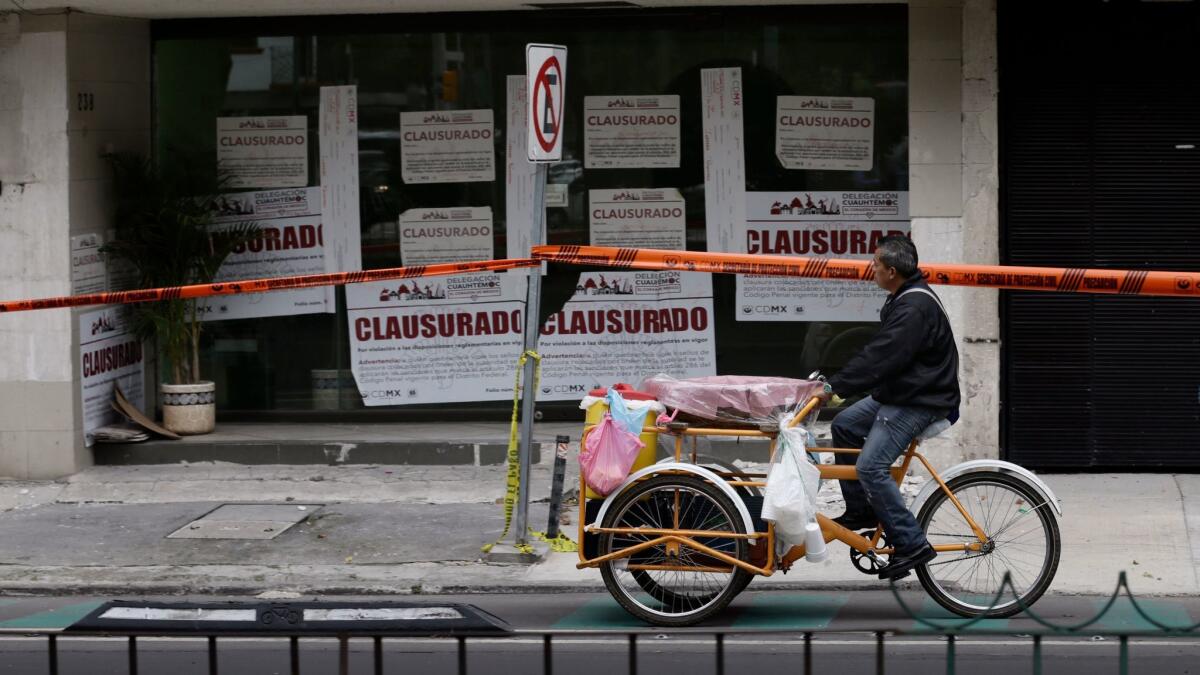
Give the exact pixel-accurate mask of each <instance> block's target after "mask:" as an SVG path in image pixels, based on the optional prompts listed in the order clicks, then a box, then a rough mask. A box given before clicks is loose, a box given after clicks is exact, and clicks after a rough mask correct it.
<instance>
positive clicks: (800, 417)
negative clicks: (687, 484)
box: [576, 396, 988, 577]
mask: <svg viewBox="0 0 1200 675" xmlns="http://www.w3.org/2000/svg"><path fill="white" fill-rule="evenodd" d="M821 402H822V401H821V399H820V398H819V397H815V396H814V397H813V398H812V399H810V400H809V401H808V403H807V404H806V405H805V406H804V408H803V409H801V411H800V412H799V413H798V414H797V415H796V416H795V417H794V418H793V419H792V421H791V425H792V426H795V425H797V424H799V423H801V422H802V421H804V420H805V419H806V418H807V417H808V416H809V415H811V414H813V413H814V412H815V411H816V410H817V409H818V408H819V407H820V405H821ZM593 428H595V425H588V426H587V427H585V428H584V432H583V438H582V439H581V440H580V446H581V447H582V445H583V443H584V442H585V441H586V439H587V435H588V434H589V433H591V431H592V429H593ZM657 429H658V432H659V433H660V434H671V435H672V436H674V437H675V461H677V462H684V461H688V460H690V462H691V463H693V464H694V463H696V461H697V455H696V440H697V439H698V438H699V437H701V436H739V437H743V438H745V437H750V438H766V439H767V440H768V441H769V447H770V458H771V459H774V456H775V443H776V438H777V436H778V432H777V431H771V430H762V429H718V428H704V427H697V428H691V427H688V428H672V427H668V426H659V427H657ZM689 437H690V438H692V440H693V442H692V448H691V452H690V453H686V454H690V457H688V458H687V460H685V458H684V455H685V451H684V440H685V439H686V438H689ZM918 445H919V441H917V440H915V439H914V440H913V442H912V443H910V444H909V446H908V449H907V450H906V451H905V453H904V455H903V456H902V461H901V462H900V464H899V466H894V467H892V469H891V473H892V477H893V478H894V479H895V480H896V484H897V485H899V484H900V482H901V481H902V480H903V479H904V476H905V475H906V474H907V473H908V471H909V468H910V467H911V466H912V462H913V460H914V459H916V460H917V461H919V462H920V463H921V465H922V466H924V467H925V470H926V471H928V472H929V475H930V476H931V477H932V478H933V480H934V481H936V482H937V484H938V488H939V489H940V490H941V491H942V492H944V493H945V494H946V496H947V498H948V499H949V500H950V502H951V503H953V504H954V507H955V508H956V509H958V512H959V513H960V514H962V517H963V519H964V520H965V521H966V522H967V524H968V525H970V527H971V530H972V531H973V532H974V534H975V537H976V538H977V539H978V541H972V542H966V543H962V544H941V545H935V546H934V547H933V548H934V549H935V550H937V551H938V552H939V553H944V552H952V551H980V550H982V548H983V546H984V544H986V543H987V542H988V537H987V535H986V534H985V533H984V531H983V529H982V528H981V527H980V526H979V524H978V523H976V522H975V519H973V518H972V517H971V514H970V513H968V512H967V510H966V509H965V508H963V505H962V504H961V503H960V502H959V501H958V499H957V498H956V497H955V496H954V493H953V492H952V491H951V490H950V488H949V487H947V485H946V483H945V481H943V480H942V478H941V476H939V475H938V472H937V470H936V469H934V467H933V465H932V464H930V463H929V460H928V459H926V458H925V456H924V455H922V454H921V453H919V452H917V446H918ZM809 450H810V452H818V453H831V454H858V453H859V452H860V451H859V450H857V449H853V448H810V449H809ZM818 468H819V469H820V472H821V478H822V479H832V480H858V472H857V470H856V468H855V467H854V466H851V465H844V464H819V465H818ZM671 473H682V472H680V471H678V470H672V469H663V470H662V471H656V472H654V473H652V474H650V475H647V476H645V477H644V478H642V479H641V480H646V479H649V478H651V477H653V476H661V475H669V474H671ZM715 473H716V474H717V475H718V476H720V477H721V478H722V479H724V480H725V481H726V483H727V484H729V485H731V486H745V487H757V488H763V487H766V484H767V483H766V474H744V473H732V472H727V471H715ZM747 479H751V480H747ZM638 482H640V481H638ZM636 484H637V482H635V483H631V484H630V485H636ZM625 487H626V488H628V487H629V486H625ZM586 492H587V485H586V484H585V482H584V479H583V477H582V476H580V478H579V495H580V499H579V542H580V546H579V562H578V563H577V564H576V567H577V568H584V567H599V566H600V565H602V564H604V563H607V562H610V561H613V560H618V559H620V558H627V557H629V556H631V555H633V554H635V553H638V552H639V551H642V550H644V549H647V548H651V547H655V546H660V545H665V546H666V547H667V548H668V550H670V549H678V548H681V547H687V548H690V549H693V550H696V551H699V552H702V553H704V554H705V555H707V556H709V557H711V558H712V559H713V560H714V561H715V562H722V563H725V564H726V565H727V567H718V566H710V567H704V568H697V567H695V566H683V565H662V564H658V565H637V564H629V565H628V569H645V570H668V571H669V570H675V571H681V572H688V571H691V572H696V571H712V572H729V571H732V569H733V568H734V567H740V568H742V569H743V570H746V571H747V572H750V573H752V574H757V575H761V576H766V577H769V576H771V575H772V574H774V573H775V571H776V570H777V569H778V570H783V571H787V570H788V569H790V568H791V565H792V563H793V562H795V561H796V560H798V559H799V558H801V557H803V556H804V554H805V550H804V546H803V545H799V546H793V547H792V548H791V549H789V550H788V552H787V553H786V554H785V555H784V556H783V557H782V558H781V559H779V560H776V559H775V526H774V524H773V523H767V529H766V531H756V532H753V533H742V532H732V531H721V530H699V531H695V530H685V529H679V527H678V526H679V523H678V522H675V523H674V524H675V527H674V528H664V529H653V528H645V527H640V528H620V527H601V526H600V523H588V522H587V515H586V500H585V498H584V495H585V493H586ZM678 498H679V496H678V493H676V499H678ZM678 517H679V514H678V509H676V510H675V518H676V521H678ZM817 524H818V525H819V526H820V528H821V533H822V535H824V538H825V541H826V542H830V541H840V542H842V543H844V544H846V545H847V546H849V547H851V548H853V549H854V550H856V551H858V552H859V553H862V554H864V555H868V556H871V557H875V556H879V555H889V554H891V553H893V549H892V548H890V547H884V546H881V545H880V538H881V537H882V535H883V528H882V526H879V525H877V526H876V527H875V532H874V534H873V535H872V536H871V537H870V538H867V537H864V536H862V535H860V534H858V533H857V532H854V531H852V530H849V529H847V528H845V527H842V526H841V525H839V524H837V523H835V522H833V520H831V519H830V518H828V517H826V516H825V515H823V514H817ZM589 534H590V535H596V536H600V535H605V534H637V535H650V536H653V537H654V538H653V539H648V540H646V541H642V542H639V543H637V544H635V545H633V546H629V547H626V548H623V549H621V550H619V551H613V552H611V553H606V554H604V555H599V556H596V557H593V558H589V557H587V552H586V547H585V546H584V545H583V542H584V538H585V536H587V535H589ZM701 536H702V537H704V538H706V539H713V538H721V539H748V540H754V541H758V540H763V539H765V541H766V546H765V548H766V560H765V562H764V563H763V564H761V565H756V564H754V563H753V562H750V561H746V560H740V559H738V558H735V557H733V556H730V555H729V554H727V553H724V552H722V551H718V550H715V549H713V548H711V547H709V546H705V545H704V544H701V543H700V542H698V541H696V539H695V537H701Z"/></svg>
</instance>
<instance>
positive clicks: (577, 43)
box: [155, 5, 908, 417]
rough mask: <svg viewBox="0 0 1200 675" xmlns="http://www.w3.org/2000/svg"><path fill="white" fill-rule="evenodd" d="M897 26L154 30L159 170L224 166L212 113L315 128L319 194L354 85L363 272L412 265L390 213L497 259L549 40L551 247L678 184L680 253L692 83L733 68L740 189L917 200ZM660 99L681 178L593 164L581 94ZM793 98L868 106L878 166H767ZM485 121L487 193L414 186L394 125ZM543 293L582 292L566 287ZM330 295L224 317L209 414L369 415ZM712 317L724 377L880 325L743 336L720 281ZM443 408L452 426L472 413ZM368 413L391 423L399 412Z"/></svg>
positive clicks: (831, 367) (337, 24) (405, 25)
mask: <svg viewBox="0 0 1200 675" xmlns="http://www.w3.org/2000/svg"><path fill="white" fill-rule="evenodd" d="M906 12H907V9H906V7H904V6H903V5H878V6H862V5H856V6H854V7H836V6H812V7H777V8H744V9H739V8H727V9H721V10H699V9H696V10H687V9H680V10H673V11H662V12H659V11H643V12H633V13H624V14H613V15H606V14H601V13H596V12H589V13H579V14H569V15H564V14H558V15H554V14H534V13H532V12H520V13H506V14H488V15H454V16H450V15H442V16H438V17H431V16H422V17H410V16H403V15H396V16H379V17H339V18H325V17H322V18H316V17H314V18H306V19H293V20H289V21H288V22H287V23H286V24H280V25H283V26H286V32H284V33H282V34H281V33H280V29H279V28H275V27H274V26H272V24H268V23H265V22H262V21H239V20H229V21H213V22H199V23H198V22H160V23H158V24H156V26H155V32H156V39H155V88H156V89H155V91H156V94H155V98H156V109H155V123H156V134H155V138H156V153H157V158H158V160H159V161H162V162H192V163H207V164H208V165H215V162H216V153H217V149H216V141H215V133H214V120H215V119H216V118H219V117H242V116H246V117H251V116H265V115H290V116H305V117H307V120H308V125H307V130H308V134H309V137H310V139H311V141H312V142H310V143H309V144H308V147H309V148H310V150H309V155H310V156H309V169H308V177H309V183H308V184H309V185H310V186H315V185H317V184H318V183H319V175H320V174H319V171H318V156H317V143H316V134H317V129H318V103H319V88H320V87H322V86H331V85H349V84H353V85H357V88H358V105H359V153H360V155H359V181H360V216H361V247H362V260H363V266H364V268H365V269H372V268H382V267H395V266H399V265H401V264H402V262H401V261H402V252H401V248H400V235H399V231H398V219H399V214H401V213H402V212H404V211H405V210H407V209H411V208H418V207H421V208H428V207H460V206H488V207H490V208H491V209H492V213H493V217H494V233H495V236H494V242H493V245H494V252H493V253H494V257H496V258H503V257H506V254H507V249H506V227H507V223H505V182H504V156H505V146H504V134H505V133H506V131H507V130H506V129H504V125H505V116H504V110H505V106H506V76H508V75H516V74H521V73H523V72H524V47H525V44H526V43H528V42H546V41H552V42H556V43H561V44H564V45H566V46H567V47H568V49H569V62H568V76H567V88H566V91H567V106H566V109H565V113H566V119H565V123H564V124H565V129H566V132H565V140H564V153H563V161H562V162H561V163H559V164H557V165H554V166H552V167H551V168H550V171H549V176H550V178H549V180H550V182H551V183H552V184H557V185H562V186H564V187H563V188H559V189H565V192H566V206H565V207H554V208H550V209H548V212H547V228H548V232H547V237H548V240H549V242H550V243H561V244H586V243H588V227H589V221H588V213H587V206H588V191H589V190H595V189H601V188H653V187H676V188H678V189H679V190H680V193H681V194H682V195H683V197H684V198H685V200H686V206H687V208H686V241H687V246H688V248H689V249H693V250H705V249H706V241H705V199H704V191H705V183H704V163H703V148H702V129H701V101H700V77H701V76H700V72H701V69H704V68H714V67H734V66H736V67H741V68H742V77H743V82H744V93H745V110H746V118H745V146H746V153H745V161H746V183H747V190H748V191H762V192H769V191H788V190H791V191H838V190H891V191H906V190H907V189H908V154H907V147H908V143H907V137H908V123H907V101H908V87H907V17H906ZM531 17H532V18H531ZM393 26H394V27H395V30H391V27H393ZM418 27H419V29H418ZM661 94H674V95H678V96H679V98H680V119H681V122H680V142H681V148H680V163H679V164H680V165H679V167H678V168H667V169H586V168H585V167H584V161H583V150H584V139H583V131H582V129H583V123H582V122H583V121H582V110H583V98H584V96H588V95H593V96H595V95H630V96H634V95H661ZM789 95H804V96H842V97H866V98H871V99H873V100H874V106H875V112H874V120H875V122H874V124H875V131H874V146H873V158H872V162H871V169H870V170H866V171H848V170H829V171H822V170H794V169H785V168H784V167H783V166H782V165H781V164H780V162H779V160H778V159H777V158H776V152H775V133H776V124H775V116H776V97H778V96H789ZM475 109H490V110H492V111H494V114H495V123H496V127H497V133H496V136H495V146H496V147H495V151H496V169H497V178H496V180H495V181H492V182H460V183H438V184H424V185H410V184H406V183H405V182H404V180H403V179H402V172H401V154H400V153H401V144H400V116H401V113H403V112H412V111H435V110H446V111H453V110H475ZM547 283H548V284H570V285H574V284H575V279H574V278H549V279H548V280H547ZM336 298H337V303H336V311H335V312H332V313H320V314H306V315H297V316H280V317H270V318H257V319H239V320H227V321H216V322H213V323H212V324H211V325H210V326H209V327H208V330H207V338H206V340H207V349H206V357H205V364H204V365H205V370H206V373H207V374H208V375H210V376H211V377H212V378H213V379H215V380H216V381H217V383H218V392H219V398H218V406H219V407H220V408H221V409H222V410H223V411H224V412H225V413H226V414H228V413H239V412H244V413H256V414H262V415H265V416H267V417H269V416H270V415H271V414H281V413H286V412H287V411H311V410H314V409H318V410H319V409H327V410H337V411H341V412H342V413H345V412H346V411H352V410H362V409H363V408H362V404H361V401H358V400H355V398H356V397H355V395H354V393H353V392H354V390H353V386H352V385H350V386H348V387H344V389H346V391H343V393H342V394H341V395H334V396H332V397H331V396H330V394H329V392H328V391H323V389H325V388H326V387H327V385H328V383H329V382H332V381H339V380H338V378H339V377H341V378H344V377H345V375H344V373H343V374H341V375H339V371H348V368H349V350H348V345H347V326H346V306H345V293H344V291H342V290H341V289H339V290H338V292H337V295H336ZM714 309H715V317H716V318H715V331H716V344H717V353H716V364H717V372H718V373H721V374H754V375H780V376H788V377H803V376H805V375H806V374H807V373H808V372H809V371H810V370H813V369H817V368H820V369H822V370H824V371H826V372H833V371H836V369H837V368H838V367H839V366H840V365H841V364H843V363H844V362H845V360H846V359H847V358H848V357H849V356H850V355H852V354H853V353H854V351H855V350H856V349H857V347H858V346H860V345H861V344H862V342H863V340H864V339H865V337H866V336H867V335H869V334H870V330H871V329H870V326H871V324H869V323H864V322H861V321H826V322H804V321H789V322H774V321H772V322H739V321H737V320H736V315H735V312H736V310H737V308H736V307H735V298H734V283H733V280H732V278H728V277H717V278H714ZM648 375H649V373H648ZM335 389H336V387H335ZM466 405H469V406H470V407H473V408H484V409H486V408H489V407H491V406H476V405H474V404H466ZM503 407H504V406H503V405H502V404H497V405H495V406H494V409H495V410H497V411H499V410H501V409H502V408H503ZM553 407H554V406H550V408H553ZM562 407H563V409H565V410H569V409H570V408H571V406H562ZM433 408H435V409H436V410H440V411H443V412H447V413H448V412H452V411H458V412H461V411H462V410H463V409H464V405H457V404H453V405H452V404H445V405H439V406H433ZM370 412H372V413H376V414H379V413H382V414H384V415H387V414H389V413H390V414H392V415H396V414H402V413H403V412H404V409H402V408H397V407H391V408H383V409H372V410H371V411H370ZM423 414H426V415H427V414H429V409H428V408H425V409H424V411H423Z"/></svg>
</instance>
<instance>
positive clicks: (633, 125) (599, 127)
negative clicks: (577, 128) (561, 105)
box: [583, 94, 679, 169]
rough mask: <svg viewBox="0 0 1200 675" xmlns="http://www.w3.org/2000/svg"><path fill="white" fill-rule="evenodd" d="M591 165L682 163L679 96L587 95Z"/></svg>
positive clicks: (585, 133)
mask: <svg viewBox="0 0 1200 675" xmlns="http://www.w3.org/2000/svg"><path fill="white" fill-rule="evenodd" d="M583 113H584V115H583V148H584V149H583V158H584V167H585V168H588V169H636V168H663V167H671V168H673V167H677V166H679V96H677V95H673V94H672V95H669V96H585V97H584V99H583Z"/></svg>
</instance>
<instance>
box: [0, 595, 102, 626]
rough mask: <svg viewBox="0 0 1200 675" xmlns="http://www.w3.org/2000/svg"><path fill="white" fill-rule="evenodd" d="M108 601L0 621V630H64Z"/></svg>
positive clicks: (93, 601)
mask: <svg viewBox="0 0 1200 675" xmlns="http://www.w3.org/2000/svg"><path fill="white" fill-rule="evenodd" d="M105 602H107V600H89V601H87V602H79V603H76V604H73V605H64V606H62V607H57V608H55V609H49V610H46V611H44V612H38V613H36V614H30V615H29V616H23V617H20V618H18V619H9V620H7V621H0V628H49V629H56V630H57V629H63V628H66V627H67V626H70V625H71V624H73V623H75V622H76V621H78V620H80V619H82V618H83V617H85V616H87V615H88V614H90V613H91V612H92V610H94V609H96V608H97V607H99V606H101V605H103V604H104V603H105Z"/></svg>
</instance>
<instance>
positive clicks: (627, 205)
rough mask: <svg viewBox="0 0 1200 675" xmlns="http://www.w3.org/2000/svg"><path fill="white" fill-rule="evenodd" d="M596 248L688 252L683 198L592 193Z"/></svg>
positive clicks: (672, 192)
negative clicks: (686, 250)
mask: <svg viewBox="0 0 1200 675" xmlns="http://www.w3.org/2000/svg"><path fill="white" fill-rule="evenodd" d="M588 200H589V202H590V203H589V209H590V210H589V213H588V216H589V222H590V232H591V244H592V245H593V246H624V247H629V248H660V249H667V250H671V251H683V250H685V249H686V248H687V241H686V232H685V219H684V213H685V211H684V204H683V195H681V194H679V190H676V189H675V188H664V189H660V190H589V191H588Z"/></svg>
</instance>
